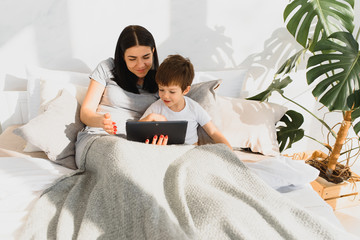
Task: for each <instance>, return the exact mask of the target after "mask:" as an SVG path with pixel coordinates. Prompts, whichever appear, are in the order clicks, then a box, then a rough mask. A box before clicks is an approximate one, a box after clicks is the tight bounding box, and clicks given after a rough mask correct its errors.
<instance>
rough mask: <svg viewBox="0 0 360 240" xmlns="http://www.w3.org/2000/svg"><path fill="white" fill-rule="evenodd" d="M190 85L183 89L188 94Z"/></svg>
mask: <svg viewBox="0 0 360 240" xmlns="http://www.w3.org/2000/svg"><path fill="white" fill-rule="evenodd" d="M190 88H191V87H190V86H187V88H186V89H185V90H184V91H183V94H184V95H186V94H187V93H188V92H189V91H190Z"/></svg>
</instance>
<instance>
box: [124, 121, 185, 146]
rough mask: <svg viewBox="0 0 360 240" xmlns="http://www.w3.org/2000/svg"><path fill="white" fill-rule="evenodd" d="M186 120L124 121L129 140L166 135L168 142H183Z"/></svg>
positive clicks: (150, 138) (139, 140)
mask: <svg viewBox="0 0 360 240" xmlns="http://www.w3.org/2000/svg"><path fill="white" fill-rule="evenodd" d="M187 123H188V122H187V121H157V122H138V121H128V122H126V137H127V139H128V140H130V141H137V142H143V143H144V142H145V140H146V139H149V140H150V142H151V141H152V139H153V137H154V136H155V135H157V136H158V137H159V136H160V135H161V134H162V135H164V136H165V135H168V144H183V143H184V142H185V135H186V129H187Z"/></svg>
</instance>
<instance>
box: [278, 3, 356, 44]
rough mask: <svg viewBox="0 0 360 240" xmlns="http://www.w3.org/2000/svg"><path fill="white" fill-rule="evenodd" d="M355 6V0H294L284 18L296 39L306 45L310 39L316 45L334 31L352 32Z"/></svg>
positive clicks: (286, 9)
mask: <svg viewBox="0 0 360 240" xmlns="http://www.w3.org/2000/svg"><path fill="white" fill-rule="evenodd" d="M353 8H354V0H293V1H292V2H291V3H289V4H288V5H287V7H286V8H285V10H284V20H285V21H287V25H286V28H287V29H288V31H289V32H290V33H291V34H292V35H293V36H294V37H295V39H296V41H297V42H298V43H300V44H301V45H302V46H303V47H306V46H307V45H308V43H309V40H310V39H312V43H313V44H314V45H315V44H316V43H317V42H318V41H319V40H320V39H321V38H326V37H328V36H330V35H331V34H332V33H334V32H337V31H344V30H347V31H349V32H352V31H353V29H354V24H353V20H354V15H353V11H352V9H353ZM313 24H315V27H313V26H312V25H313ZM310 49H312V47H310Z"/></svg>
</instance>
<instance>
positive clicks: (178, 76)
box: [155, 54, 194, 91]
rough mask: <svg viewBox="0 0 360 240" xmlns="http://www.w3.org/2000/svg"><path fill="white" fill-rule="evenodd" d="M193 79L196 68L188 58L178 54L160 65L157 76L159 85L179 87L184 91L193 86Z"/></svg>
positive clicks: (170, 56) (169, 57)
mask: <svg viewBox="0 0 360 240" xmlns="http://www.w3.org/2000/svg"><path fill="white" fill-rule="evenodd" d="M193 79H194V66H193V65H192V63H191V62H190V60H189V59H188V58H184V57H182V56H180V55H178V54H176V55H169V56H168V57H167V58H166V59H165V60H164V61H163V62H162V63H161V64H160V66H159V68H158V70H157V72H156V76H155V80H156V83H157V84H158V85H161V86H170V85H177V86H180V88H181V90H182V91H184V90H185V89H186V88H187V87H188V86H190V85H191V84H192V81H193Z"/></svg>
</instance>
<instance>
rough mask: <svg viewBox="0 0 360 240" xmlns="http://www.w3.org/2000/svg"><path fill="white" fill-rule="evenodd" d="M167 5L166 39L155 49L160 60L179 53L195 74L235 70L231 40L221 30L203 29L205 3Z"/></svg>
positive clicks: (206, 27)
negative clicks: (193, 67)
mask: <svg viewBox="0 0 360 240" xmlns="http://www.w3.org/2000/svg"><path fill="white" fill-rule="evenodd" d="M170 4H171V5H170V36H169V38H168V39H167V40H165V41H164V42H163V43H162V44H160V45H159V46H158V47H159V49H160V50H159V58H160V59H164V58H166V57H167V55H169V54H176V53H179V54H181V55H183V56H185V57H188V58H190V60H191V62H192V63H193V64H194V66H196V70H197V71H206V70H223V69H224V68H230V67H231V68H233V67H235V65H236V64H235V61H234V59H233V57H232V54H233V48H232V40H231V38H230V37H227V36H225V35H224V32H225V27H224V26H217V27H215V30H213V29H210V28H209V27H208V26H207V23H206V20H207V0H199V1H191V0H185V1H171V3H170ZM192 19H194V21H191V20H192Z"/></svg>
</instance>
